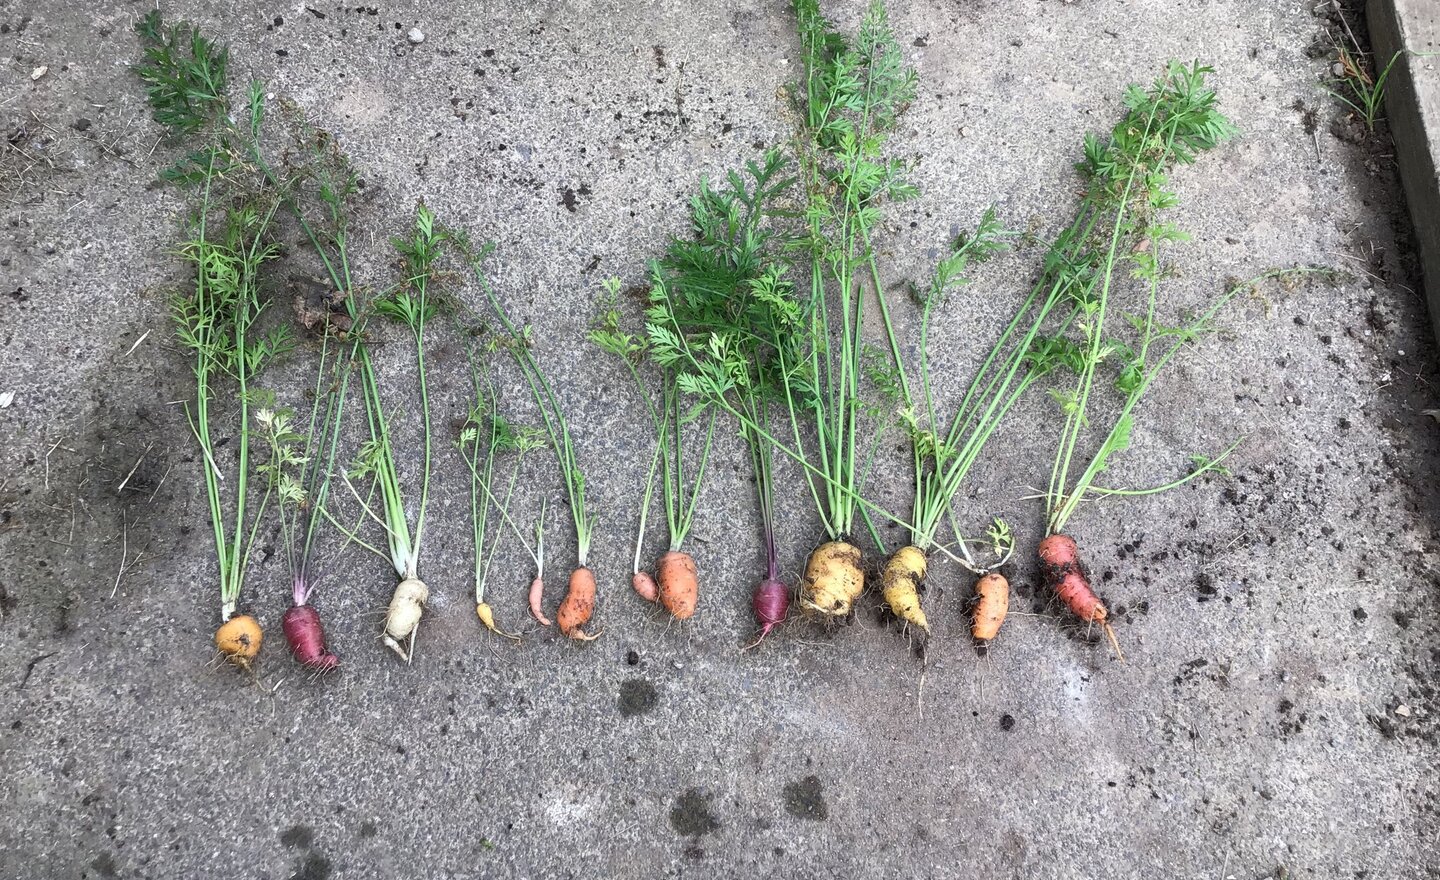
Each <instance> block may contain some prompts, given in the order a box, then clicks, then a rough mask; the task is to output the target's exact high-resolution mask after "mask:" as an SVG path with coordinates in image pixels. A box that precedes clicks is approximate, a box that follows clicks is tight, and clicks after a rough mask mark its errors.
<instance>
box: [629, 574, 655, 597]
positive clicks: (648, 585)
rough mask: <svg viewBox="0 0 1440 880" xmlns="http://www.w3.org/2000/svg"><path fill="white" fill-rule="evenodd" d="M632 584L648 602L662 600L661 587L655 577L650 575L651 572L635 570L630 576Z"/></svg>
mask: <svg viewBox="0 0 1440 880" xmlns="http://www.w3.org/2000/svg"><path fill="white" fill-rule="evenodd" d="M630 586H632V587H634V588H635V592H636V593H638V594H639V595H640V598H641V599H644V600H645V601H646V602H659V601H660V587H659V586H658V585H657V584H656V583H655V579H654V578H653V577H651V576H650V572H648V571H637V572H635V574H634V575H633V576H632V577H631V578H630Z"/></svg>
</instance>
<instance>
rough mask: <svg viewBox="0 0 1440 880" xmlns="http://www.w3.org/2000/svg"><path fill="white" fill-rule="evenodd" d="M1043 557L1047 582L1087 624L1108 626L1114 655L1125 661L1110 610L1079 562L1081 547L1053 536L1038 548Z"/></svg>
mask: <svg viewBox="0 0 1440 880" xmlns="http://www.w3.org/2000/svg"><path fill="white" fill-rule="evenodd" d="M1036 552H1037V554H1038V555H1039V557H1040V563H1041V569H1042V571H1043V573H1044V576H1045V583H1046V585H1047V586H1049V587H1050V588H1051V589H1052V590H1054V591H1055V595H1057V596H1059V597H1060V601H1062V602H1064V603H1065V605H1066V607H1068V608H1069V609H1070V611H1071V612H1072V613H1073V614H1074V615H1075V616H1076V617H1078V618H1080V619H1081V620H1083V621H1086V622H1087V623H1098V624H1100V625H1101V626H1102V627H1104V629H1105V635H1106V637H1107V638H1108V639H1109V640H1110V645H1111V647H1113V648H1114V649H1115V654H1116V655H1117V656H1118V657H1119V658H1120V661H1121V662H1122V663H1123V662H1124V661H1125V653H1124V652H1123V651H1121V650H1120V641H1119V639H1117V638H1115V630H1113V629H1112V628H1111V627H1110V622H1109V620H1110V610H1109V609H1108V608H1106V607H1105V603H1104V602H1102V601H1101V600H1100V597H1099V596H1097V595H1096V594H1095V590H1094V589H1093V588H1092V587H1091V586H1090V578H1089V576H1087V575H1086V574H1085V569H1084V566H1082V565H1081V564H1080V550H1079V548H1078V547H1076V545H1075V541H1074V540H1073V539H1072V538H1070V537H1069V536H1068V535H1051V536H1050V537H1048V538H1046V539H1045V540H1043V541H1041V542H1040V546H1039V547H1038V548H1036Z"/></svg>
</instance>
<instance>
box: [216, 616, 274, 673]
mask: <svg viewBox="0 0 1440 880" xmlns="http://www.w3.org/2000/svg"><path fill="white" fill-rule="evenodd" d="M262 639H263V633H261V631H260V623H259V621H257V620H256V619H255V618H253V617H251V616H250V615H248V614H237V615H235V616H234V617H232V618H230V619H229V620H227V621H225V622H224V623H223V624H221V625H220V628H219V629H217V630H215V647H217V648H219V649H220V653H221V654H223V655H225V659H226V660H229V661H230V662H231V663H234V664H235V665H236V666H239V667H240V668H241V669H249V668H250V662H251V661H252V660H254V659H255V658H256V657H257V656H258V655H259V654H260V642H261V641H262Z"/></svg>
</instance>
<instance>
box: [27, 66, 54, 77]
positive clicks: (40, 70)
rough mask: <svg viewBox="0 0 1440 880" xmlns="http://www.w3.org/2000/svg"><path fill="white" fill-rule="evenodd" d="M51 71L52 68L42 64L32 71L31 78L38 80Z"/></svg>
mask: <svg viewBox="0 0 1440 880" xmlns="http://www.w3.org/2000/svg"><path fill="white" fill-rule="evenodd" d="M49 72H50V68H49V67H47V66H45V65H44V64H42V65H40V66H39V67H37V68H35V69H34V70H32V71H30V79H32V80H37V79H39V78H40V77H42V76H44V75H45V74H47V73H49Z"/></svg>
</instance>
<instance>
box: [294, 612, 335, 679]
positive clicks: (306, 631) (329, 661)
mask: <svg viewBox="0 0 1440 880" xmlns="http://www.w3.org/2000/svg"><path fill="white" fill-rule="evenodd" d="M280 627H281V629H282V630H283V631H284V632H285V642H286V643H287V644H289V645H290V654H291V655H292V656H293V657H294V658H295V659H296V660H297V661H299V663H300V665H301V666H304V667H305V668H306V669H313V670H315V671H316V672H330V671H331V670H334V669H339V668H340V658H339V657H336V656H335V655H334V654H332V653H330V652H329V651H328V650H326V648H325V627H324V626H322V625H321V623H320V613H319V612H318V611H316V610H315V609H314V608H312V607H311V606H309V605H292V606H291V607H290V609H289V610H288V611H286V612H285V616H284V617H282V618H280Z"/></svg>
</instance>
